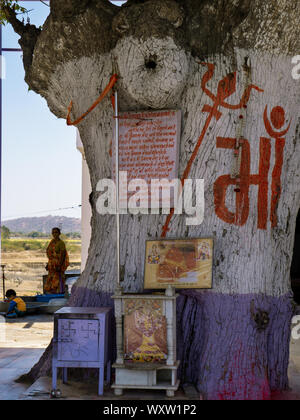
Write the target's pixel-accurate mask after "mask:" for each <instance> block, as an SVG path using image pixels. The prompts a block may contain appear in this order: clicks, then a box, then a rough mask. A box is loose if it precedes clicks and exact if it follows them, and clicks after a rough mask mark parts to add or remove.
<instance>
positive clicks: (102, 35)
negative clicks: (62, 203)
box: [2, 0, 300, 399]
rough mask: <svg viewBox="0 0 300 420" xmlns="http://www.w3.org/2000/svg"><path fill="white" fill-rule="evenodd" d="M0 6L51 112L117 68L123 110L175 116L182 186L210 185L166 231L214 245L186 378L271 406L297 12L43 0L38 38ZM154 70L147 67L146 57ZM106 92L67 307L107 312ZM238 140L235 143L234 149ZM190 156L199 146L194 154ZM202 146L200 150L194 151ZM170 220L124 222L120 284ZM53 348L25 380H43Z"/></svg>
mask: <svg viewBox="0 0 300 420" xmlns="http://www.w3.org/2000/svg"><path fill="white" fill-rule="evenodd" d="M5 3H6V2H3V1H2V5H3V7H2V10H3V12H4V13H5V16H6V18H7V20H8V21H9V22H10V23H11V24H12V26H13V28H14V29H15V31H16V32H17V33H19V34H20V35H21V40H20V45H21V47H22V49H23V61H24V68H25V80H26V82H27V83H28V85H29V87H30V88H31V89H32V90H34V91H35V92H37V93H39V94H40V95H42V96H43V97H44V98H45V99H46V100H47V103H48V106H49V108H50V110H51V111H52V112H53V113H54V114H55V115H56V116H57V117H59V118H66V113H67V109H68V106H69V103H70V101H71V100H72V101H73V108H72V114H71V117H72V118H73V119H75V118H77V117H78V116H80V115H82V114H83V113H84V112H85V111H86V110H87V109H88V108H89V107H90V105H91V104H92V103H93V102H94V101H95V99H96V98H97V97H98V96H99V93H100V92H101V91H103V89H104V87H105V86H106V85H107V83H108V81H109V78H110V76H111V75H112V73H113V72H114V71H115V70H116V71H117V73H118V76H119V81H118V85H117V89H118V92H119V96H120V108H121V110H141V109H167V108H171V109H181V110H182V115H183V120H182V133H181V145H180V148H181V151H180V168H179V171H180V176H182V175H183V173H184V171H185V169H186V167H187V164H188V162H189V161H190V159H191V156H192V159H193V157H195V159H193V162H192V165H191V170H190V173H189V177H190V178H204V179H205V181H206V187H205V200H206V201H205V204H206V209H205V219H204V222H203V224H202V225H201V226H191V227H186V225H185V217H184V216H174V217H173V218H172V219H171V222H170V224H169V230H168V231H167V236H168V237H174V236H175V237H200V236H213V238H214V243H215V252H214V272H213V278H214V281H213V289H212V291H207V292H203V291H191V290H186V291H182V292H181V293H180V297H179V299H178V354H179V358H180V360H181V368H180V369H181V370H180V376H181V380H182V382H193V383H194V384H196V385H197V386H198V389H199V390H200V391H201V392H202V393H203V395H204V396H205V397H206V398H208V399H261V398H269V397H270V395H271V392H272V390H283V389H286V388H287V386H288V378H287V367H288V360H289V339H290V321H291V317H292V313H293V306H292V297H291V289H290V264H291V258H292V248H293V240H294V232H295V223H296V216H297V212H298V209H299V204H300V194H299V153H300V151H299V111H298V110H299V109H300V108H299V101H300V100H299V98H300V95H299V93H300V92H299V90H300V84H299V82H296V81H295V80H294V79H293V78H292V76H291V71H292V67H293V65H292V64H291V59H292V57H293V56H294V55H297V54H298V53H299V52H300V45H299V44H300V39H299V36H298V34H297V32H296V28H297V27H298V26H299V23H300V22H299V20H300V9H299V2H291V1H290V0H265V1H263V2H262V1H260V0H252V1H251V2H250V1H248V0H226V2H224V1H222V0H185V1H183V0H182V1H181V0H177V1H175V0H143V1H142V0H141V1H137V0H136V1H135V0H129V1H128V2H127V4H126V5H125V6H123V7H122V8H121V9H120V8H118V7H115V6H113V5H112V4H110V3H109V2H108V1H105V0H64V1H59V0H51V13H50V15H49V17H48V18H47V20H46V22H45V24H44V25H43V29H42V30H40V29H37V28H35V27H34V26H33V25H23V24H22V23H21V22H20V21H19V20H18V19H17V17H16V14H15V11H14V10H13V8H12V7H8V6H5ZM150 62H151V65H149V63H150ZM112 116H113V113H112V109H111V105H110V101H109V98H106V99H105V100H104V101H103V102H102V103H101V104H100V105H99V106H98V107H97V108H96V109H95V110H94V111H93V112H92V113H91V114H89V115H88V116H87V117H86V118H85V119H84V120H83V121H82V122H81V123H80V124H79V125H78V129H79V132H80V136H81V139H82V142H83V145H84V151H85V156H86V160H87V164H88V167H89V171H90V175H91V184H92V190H93V194H92V208H93V217H92V222H91V223H92V239H91V244H90V249H89V257H88V261H87V265H86V269H85V271H84V273H83V274H82V276H81V279H80V281H79V283H78V284H77V285H76V288H75V290H73V294H72V298H71V304H72V305H77V306H78V305H79V306H80V305H82V306H95V305H102V304H104V305H107V304H112V302H111V298H110V296H111V294H112V292H113V290H114V286H115V279H116V265H115V264H114V256H115V243H114V238H115V218H114V217H112V216H100V215H99V214H97V211H96V205H95V204H96V200H97V194H98V193H97V191H96V185H97V182H98V181H99V180H100V179H102V178H108V177H110V176H111V164H110V159H109V149H110V142H111V138H112V121H113V118H112ZM236 139H237V140H236ZM195 148H196V149H195ZM194 150H195V151H196V152H197V153H195V155H193V151H194ZM165 222H166V216H159V215H157V216H139V217H133V216H131V215H123V216H122V217H121V244H122V247H121V264H122V266H123V270H122V271H124V279H123V282H122V285H123V287H124V289H125V290H126V291H131V292H140V291H141V290H142V288H143V269H144V252H143V250H144V246H145V240H146V239H149V238H159V237H161V234H162V228H163V225H164V224H165ZM50 356H51V347H50V348H49V349H48V350H47V351H46V353H45V354H44V356H43V357H42V359H41V361H40V362H39V363H38V365H37V366H35V368H34V369H33V371H32V372H31V374H32V376H33V377H37V376H40V375H43V374H45V373H47V372H48V371H49V367H50V362H51V359H50Z"/></svg>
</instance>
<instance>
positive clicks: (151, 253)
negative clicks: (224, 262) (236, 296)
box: [144, 238, 213, 289]
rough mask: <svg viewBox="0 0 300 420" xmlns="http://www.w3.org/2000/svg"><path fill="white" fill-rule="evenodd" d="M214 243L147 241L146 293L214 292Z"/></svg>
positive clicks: (182, 240)
mask: <svg viewBox="0 0 300 420" xmlns="http://www.w3.org/2000/svg"><path fill="white" fill-rule="evenodd" d="M212 263H213V239H212V238H199V239H166V240H165V239H163V240H158V241H146V258H145V278H144V288H145V289H165V288H166V287H167V286H169V285H171V286H173V287H175V288H176V289H210V288H211V287H212Z"/></svg>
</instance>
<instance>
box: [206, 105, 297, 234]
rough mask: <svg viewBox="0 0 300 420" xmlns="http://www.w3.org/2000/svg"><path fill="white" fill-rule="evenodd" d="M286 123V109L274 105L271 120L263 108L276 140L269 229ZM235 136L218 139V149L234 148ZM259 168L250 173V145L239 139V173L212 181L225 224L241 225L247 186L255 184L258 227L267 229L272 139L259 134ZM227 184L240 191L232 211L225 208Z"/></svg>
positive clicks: (277, 190)
mask: <svg viewBox="0 0 300 420" xmlns="http://www.w3.org/2000/svg"><path fill="white" fill-rule="evenodd" d="M284 123H285V111H284V109H283V108H282V107H280V106H277V107H275V108H273V109H272V111H271V115H270V120H269V119H268V112H267V107H266V108H265V111H264V124H265V128H266V130H267V132H268V134H269V135H270V136H271V137H272V138H274V139H275V165H274V169H273V172H272V186H271V193H272V194H271V212H270V220H271V226H272V228H274V227H276V226H277V223H278V218H277V207H278V202H279V199H280V195H281V173H282V166H283V156H284V146H285V139H284V138H282V136H284V135H285V134H287V132H288V130H289V128H290V125H291V123H289V125H288V127H287V128H286V129H285V130H282V131H278V130H281V129H282V127H283V126H284ZM272 126H273V127H274V128H275V129H276V130H277V131H276V130H275V129H274V128H272ZM235 145H236V139H233V138H222V137H218V138H217V148H223V149H234V148H235ZM259 155H260V158H259V171H258V174H255V175H253V174H250V167H251V154H250V144H249V142H248V141H247V140H246V139H243V142H242V156H241V165H240V175H239V177H238V178H237V179H232V177H231V176H230V175H223V176H220V177H219V178H218V179H217V180H216V182H215V184H214V201H215V211H216V214H217V216H218V217H219V218H220V219H221V220H223V221H224V222H226V223H230V224H235V225H238V226H243V225H244V224H245V223H246V222H247V220H248V216H249V188H250V186H251V185H257V186H258V199H257V227H258V229H267V223H268V190H269V186H268V175H269V170H270V159H271V139H269V138H266V137H261V139H260V150H259ZM230 185H234V186H238V188H239V194H238V195H237V197H236V209H235V212H231V211H229V210H228V208H227V207H226V204H225V202H226V194H227V190H228V188H229V186H230Z"/></svg>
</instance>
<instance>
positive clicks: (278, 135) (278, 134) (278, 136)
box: [264, 106, 291, 227]
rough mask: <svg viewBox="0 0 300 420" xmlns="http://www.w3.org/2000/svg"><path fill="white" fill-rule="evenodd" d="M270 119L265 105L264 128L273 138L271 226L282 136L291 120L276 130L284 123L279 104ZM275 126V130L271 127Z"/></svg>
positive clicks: (277, 194)
mask: <svg viewBox="0 0 300 420" xmlns="http://www.w3.org/2000/svg"><path fill="white" fill-rule="evenodd" d="M270 119H271V121H269V119H268V107H267V106H266V108H265V111H264V123H265V127H266V130H267V132H268V134H269V136H270V137H272V138H274V139H275V165H274V169H273V172H272V186H271V190H272V196H271V216H270V220H271V226H272V227H276V226H277V223H278V216H277V208H278V203H279V199H280V195H281V174H282V166H283V155H284V146H285V139H284V138H283V136H285V135H286V134H287V132H288V131H289V129H290V126H291V122H290V123H289V125H288V126H287V128H286V129H285V130H282V131H276V130H280V129H282V127H283V126H284V123H285V111H284V109H283V108H282V107H281V106H276V107H274V108H273V109H272V111H271V115H270ZM272 125H273V127H275V129H276V130H274V129H273V128H272Z"/></svg>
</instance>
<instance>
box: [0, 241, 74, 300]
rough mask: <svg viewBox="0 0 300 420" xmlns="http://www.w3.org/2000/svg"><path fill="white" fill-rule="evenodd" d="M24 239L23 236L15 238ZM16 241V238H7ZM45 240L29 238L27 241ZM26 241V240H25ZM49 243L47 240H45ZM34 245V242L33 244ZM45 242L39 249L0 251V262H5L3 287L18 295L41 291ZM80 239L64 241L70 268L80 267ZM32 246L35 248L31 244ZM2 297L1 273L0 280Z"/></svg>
mask: <svg viewBox="0 0 300 420" xmlns="http://www.w3.org/2000/svg"><path fill="white" fill-rule="evenodd" d="M17 240H18V241H19V240H20V241H23V242H25V241H24V238H21V239H17ZM8 241H14V242H15V241H16V239H13V240H8ZM34 241H36V242H37V241H39V242H41V241H43V242H45V240H40V239H36V240H30V241H29V242H34ZM26 242H28V241H27V240H26ZM47 243H49V241H48V242H47ZM35 245H36V244H35ZM44 245H45V244H43V246H42V247H41V249H39V250H27V251H25V250H22V251H6V252H5V251H4V250H2V253H1V264H5V265H6V267H5V277H6V281H5V288H6V290H8V289H14V290H15V291H16V292H17V294H18V295H23V296H31V295H36V294H37V293H38V294H40V293H42V292H43V288H42V287H43V283H42V277H43V275H46V274H47V271H46V270H45V265H46V263H47V256H46V253H45V246H44ZM80 245H81V243H80V240H70V241H68V242H66V246H67V249H68V252H69V257H70V266H69V268H68V269H69V270H70V269H75V268H76V269H78V268H80V261H81V255H80V249H81V248H80ZM8 248H9V247H8ZM32 248H37V246H33V247H32ZM0 284H1V287H0V290H1V293H0V296H1V298H2V273H1V281H0Z"/></svg>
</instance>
